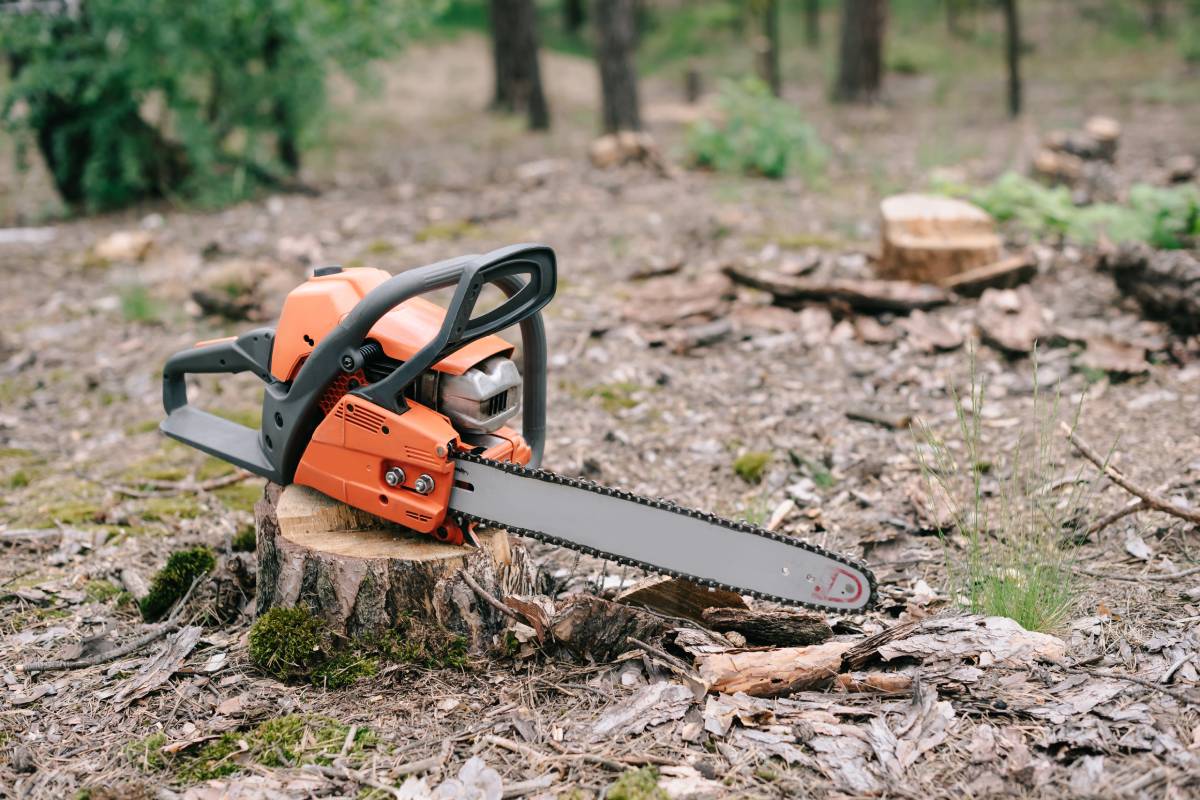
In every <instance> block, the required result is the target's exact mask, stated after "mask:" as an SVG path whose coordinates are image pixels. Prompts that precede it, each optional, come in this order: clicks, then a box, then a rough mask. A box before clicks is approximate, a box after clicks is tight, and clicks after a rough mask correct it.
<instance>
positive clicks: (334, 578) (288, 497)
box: [255, 484, 530, 652]
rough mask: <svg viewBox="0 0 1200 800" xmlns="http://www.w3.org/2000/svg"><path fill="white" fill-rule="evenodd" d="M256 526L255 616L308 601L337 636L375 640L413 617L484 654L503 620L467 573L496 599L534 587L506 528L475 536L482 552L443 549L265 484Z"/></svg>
mask: <svg viewBox="0 0 1200 800" xmlns="http://www.w3.org/2000/svg"><path fill="white" fill-rule="evenodd" d="M255 522H256V525H257V529H258V577H257V588H258V601H257V613H258V614H259V615H261V614H263V613H264V612H266V611H267V610H269V609H271V608H274V607H276V606H284V607H289V606H296V605H301V604H303V605H306V606H308V607H309V608H310V609H311V610H312V611H313V613H314V614H315V615H317V616H318V617H320V618H321V619H323V620H324V621H325V622H326V623H327V624H328V625H329V628H330V630H331V631H332V632H333V633H334V634H335V635H339V636H345V637H349V638H353V637H356V636H362V635H369V634H377V633H380V632H382V631H385V630H388V629H392V628H395V627H397V626H398V624H400V623H403V621H404V619H405V618H406V617H410V618H415V619H420V620H423V621H425V622H428V623H430V624H435V625H438V626H440V627H442V628H444V629H446V630H448V631H452V632H454V633H457V634H460V635H462V636H464V637H465V638H466V640H467V643H468V646H469V647H470V648H471V649H472V650H473V651H476V652H478V651H482V650H484V649H486V648H487V647H489V646H491V645H492V643H493V636H494V635H495V634H497V633H499V631H500V630H501V629H502V628H503V626H504V621H505V617H504V616H503V615H502V614H501V613H499V612H498V611H497V610H496V609H494V608H492V607H491V606H490V605H489V604H488V603H486V602H484V601H482V600H481V599H480V598H479V596H478V595H477V594H476V592H475V590H474V589H472V588H471V586H470V585H468V583H467V582H466V581H465V580H464V578H463V576H462V572H463V571H465V572H467V573H468V574H469V575H470V576H471V577H472V578H474V579H475V582H476V583H477V584H479V586H480V587H482V588H483V589H484V590H485V591H487V592H489V593H490V594H492V596H493V597H501V596H504V595H505V594H509V593H510V592H509V591H506V589H508V587H514V586H518V585H520V586H525V585H528V584H529V583H530V579H529V577H528V576H527V575H520V574H517V573H520V572H522V571H524V570H527V569H528V567H527V566H525V565H526V564H527V563H528V561H527V559H525V558H521V557H519V556H520V554H519V553H518V550H519V547H520V546H519V545H518V544H515V543H512V542H510V541H509V538H508V535H507V534H506V533H505V532H504V531H501V530H483V531H477V532H476V537H477V538H478V540H479V543H480V547H478V548H472V547H465V546H456V545H448V544H443V543H441V542H438V541H436V540H435V539H433V538H432V537H428V536H422V535H420V534H416V533H413V532H411V531H407V530H405V529H403V528H400V527H399V526H395V525H392V524H391V523H387V522H384V521H383V520H380V519H378V518H376V517H373V516H371V515H370V514H367V513H366V512H363V511H359V510H358V509H355V508H352V507H350V506H347V505H345V504H343V503H339V502H337V501H336V500H332V499H330V498H328V497H326V496H325V495H323V494H320V493H319V492H317V491H315V490H313V489H310V488H308V487H305V486H298V485H292V486H288V487H287V488H283V489H281V487H279V486H275V485H273V484H268V486H267V491H266V494H265V496H264V497H263V499H262V500H260V501H259V502H258V503H257V504H256V506H255ZM515 556H516V557H515Z"/></svg>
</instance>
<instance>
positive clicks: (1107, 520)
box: [1084, 500, 1150, 536]
mask: <svg viewBox="0 0 1200 800" xmlns="http://www.w3.org/2000/svg"><path fill="white" fill-rule="evenodd" d="M1149 507H1150V506H1149V505H1148V504H1147V503H1146V501H1145V500H1134V501H1133V502H1132V503H1130V504H1129V505H1127V506H1125V507H1124V508H1118V509H1117V510H1116V511H1114V512H1112V513H1111V514H1109V515H1107V516H1105V517H1101V518H1100V519H1098V520H1097V521H1095V522H1093V523H1092V524H1091V525H1089V526H1088V529H1087V531H1085V532H1084V536H1091V535H1093V534H1096V533H1099V532H1100V531H1102V530H1104V529H1105V528H1107V527H1108V526H1109V525H1112V524H1113V523H1114V522H1116V521H1117V520H1119V519H1124V518H1125V517H1127V516H1129V515H1130V514H1136V513H1138V512H1139V511H1145V510H1146V509H1147V508H1149Z"/></svg>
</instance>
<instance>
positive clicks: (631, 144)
mask: <svg viewBox="0 0 1200 800" xmlns="http://www.w3.org/2000/svg"><path fill="white" fill-rule="evenodd" d="M588 158H589V159H590V160H591V162H592V166H594V167H596V168H598V169H609V168H611V167H618V166H622V165H624V164H644V165H646V166H650V167H653V168H654V169H655V170H656V171H657V172H659V173H660V174H662V175H667V176H669V175H671V174H672V172H673V171H672V169H671V167H670V165H669V164H668V163H667V160H666V159H665V158H663V154H662V151H661V150H659V148H658V144H657V143H656V142H655V141H654V137H653V136H651V135H650V134H649V133H647V132H646V131H618V132H616V133H609V134H605V135H604V136H601V137H600V138H598V139H596V140H594V141H593V142H592V143H591V144H590V145H589V146H588Z"/></svg>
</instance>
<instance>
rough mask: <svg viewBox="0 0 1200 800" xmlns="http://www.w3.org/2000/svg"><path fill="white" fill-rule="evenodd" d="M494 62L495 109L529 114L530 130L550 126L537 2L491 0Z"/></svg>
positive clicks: (530, 0)
mask: <svg viewBox="0 0 1200 800" xmlns="http://www.w3.org/2000/svg"><path fill="white" fill-rule="evenodd" d="M489 12H490V13H489V17H490V23H491V29H492V62H493V64H494V66H495V73H496V92H495V95H494V97H493V98H492V108H494V109H497V110H499V111H507V112H510V113H527V114H528V115H529V127H530V128H532V129H534V130H545V129H547V128H549V127H550V110H549V108H548V107H547V105H546V95H545V94H544V93H543V92H542V73H541V69H540V68H539V67H538V35H537V9H536V7H535V6H534V2H533V0H491V2H490V8H489Z"/></svg>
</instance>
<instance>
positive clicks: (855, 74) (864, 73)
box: [833, 0, 887, 103]
mask: <svg viewBox="0 0 1200 800" xmlns="http://www.w3.org/2000/svg"><path fill="white" fill-rule="evenodd" d="M886 29H887V0H842V42H841V53H840V55H839V59H838V78H837V85H836V86H835V87H834V93H833V97H834V99H835V100H838V101H840V102H847V103H856V102H871V101H873V100H875V99H877V98H878V97H879V92H880V89H881V88H882V87H883V37H884V32H885V31H886Z"/></svg>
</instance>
